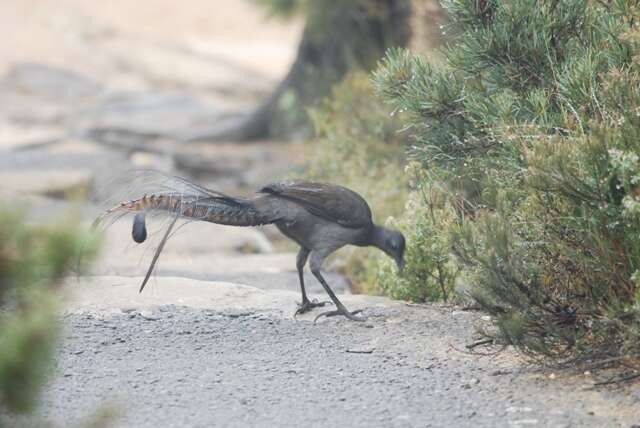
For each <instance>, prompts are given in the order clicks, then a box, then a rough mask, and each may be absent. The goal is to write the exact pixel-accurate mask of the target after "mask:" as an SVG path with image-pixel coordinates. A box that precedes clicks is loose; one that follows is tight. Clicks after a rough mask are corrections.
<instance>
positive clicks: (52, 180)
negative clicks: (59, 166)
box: [0, 169, 93, 198]
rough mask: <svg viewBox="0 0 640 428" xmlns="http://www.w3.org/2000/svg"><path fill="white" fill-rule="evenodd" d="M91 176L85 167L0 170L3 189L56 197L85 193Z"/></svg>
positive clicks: (89, 184)
mask: <svg viewBox="0 0 640 428" xmlns="http://www.w3.org/2000/svg"><path fill="white" fill-rule="evenodd" d="M92 177H93V174H92V172H91V171H90V170H85V169H76V170H66V171H57V170H31V171H30V170H26V171H6V172H5V171H2V172H0V182H1V183H2V184H3V187H4V189H3V190H5V191H8V192H15V193H35V194H41V195H48V196H52V197H58V198H60V197H66V196H71V195H73V194H81V195H82V194H86V193H87V192H88V190H89V187H90V186H91V180H92Z"/></svg>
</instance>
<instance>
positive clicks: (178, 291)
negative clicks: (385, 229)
mask: <svg viewBox="0 0 640 428" xmlns="http://www.w3.org/2000/svg"><path fill="white" fill-rule="evenodd" d="M141 281H142V278H141V277H133V278H127V277H118V276H94V277H85V278H81V280H80V281H78V279H77V278H75V277H73V278H68V279H67V280H65V281H64V284H63V288H64V289H65V290H66V292H67V293H68V296H69V298H68V299H67V307H66V310H67V311H68V312H70V313H83V312H84V313H93V314H102V313H111V311H112V309H113V308H114V307H115V308H122V307H136V308H137V310H138V311H139V312H143V311H145V310H153V311H155V310H156V309H155V308H157V307H159V306H163V305H167V304H172V305H178V306H186V307H193V308H202V309H214V310H217V311H224V312H227V313H253V312H255V311H257V310H259V311H260V313H263V314H265V315H269V316H270V317H272V318H274V319H275V318H291V317H292V316H293V312H294V311H295V307H296V304H295V302H296V301H299V300H300V293H299V291H286V290H268V291H265V290H260V289H258V288H256V287H250V286H246V285H241V284H232V283H227V282H207V281H197V280H193V279H186V278H175V277H157V278H154V279H152V280H151V281H150V282H149V284H148V285H147V288H146V289H145V291H144V292H143V293H138V288H139V287H140V282H141ZM316 297H321V298H324V296H318V295H311V296H310V298H316ZM338 297H339V298H340V300H341V301H342V302H343V303H344V304H345V305H347V307H358V308H363V307H365V306H367V307H373V306H376V305H380V304H384V305H385V306H388V307H399V306H400V304H399V303H397V302H393V301H391V300H389V299H387V298H384V297H376V296H365V295H338ZM313 318H314V314H313V313H308V314H302V315H299V316H298V319H301V320H302V319H310V320H313Z"/></svg>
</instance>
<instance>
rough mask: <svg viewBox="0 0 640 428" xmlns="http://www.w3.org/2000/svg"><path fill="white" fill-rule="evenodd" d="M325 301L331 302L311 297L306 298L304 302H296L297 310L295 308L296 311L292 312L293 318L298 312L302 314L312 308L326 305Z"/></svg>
mask: <svg viewBox="0 0 640 428" xmlns="http://www.w3.org/2000/svg"><path fill="white" fill-rule="evenodd" d="M327 303H331V302H318V301H317V300H316V299H313V300H311V301H309V300H307V301H305V302H302V303H298V310H296V312H295V313H294V314H293V317H294V318H295V317H296V316H298V315H300V314H304V313H306V312H309V311H310V310H312V309H313V308H319V307H322V306H324V305H326V304H327Z"/></svg>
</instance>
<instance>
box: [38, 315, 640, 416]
mask: <svg viewBox="0 0 640 428" xmlns="http://www.w3.org/2000/svg"><path fill="white" fill-rule="evenodd" d="M365 313H366V314H367V315H368V316H369V321H368V322H366V323H353V322H348V321H346V320H339V319H327V320H325V321H322V322H319V323H318V324H315V325H314V324H313V323H311V322H309V321H295V320H291V319H282V318H279V317H275V316H273V315H272V314H267V313H261V312H260V311H245V312H236V313H224V312H217V311H212V310H207V309H194V308H187V307H178V306H162V307H158V308H156V309H155V310H153V311H151V312H149V311H140V312H138V311H135V310H132V311H130V312H128V313H122V312H120V313H116V314H110V315H106V314H97V313H72V314H69V315H67V316H66V317H65V326H66V329H65V336H66V340H65V341H64V344H63V345H62V347H61V349H60V351H59V359H58V366H57V374H56V376H55V378H54V379H53V380H52V383H51V385H50V387H49V388H48V390H47V392H46V394H45V399H44V404H43V406H42V410H41V416H44V417H46V418H47V419H49V420H52V421H54V422H55V423H57V424H58V425H59V426H69V423H70V421H77V420H80V419H82V418H85V417H86V416H87V415H90V414H91V413H92V412H95V409H97V408H99V407H100V406H105V405H108V406H112V407H113V408H115V409H116V411H117V413H118V414H119V417H118V419H117V420H116V425H117V426H122V427H133V426H135V427H158V426H162V427H210V426H224V427H249V426H251V427H253V426H256V427H269V426H281V427H289V426H291V427H295V426H314V427H315V426H318V427H320V426H344V427H359V426H368V427H404V426H420V427H426V426H432V427H452V426H456V427H467V426H468V427H502V426H505V427H511V426H544V427H585V426H594V427H595V426H598V427H609V426H611V427H613V426H624V427H631V426H632V425H633V423H640V418H638V417H637V415H636V416H635V419H634V414H633V412H634V405H635V406H636V409H637V408H638V406H640V400H639V399H640V397H638V396H636V397H635V402H634V401H633V397H629V396H626V397H625V396H623V394H621V393H603V392H602V391H593V390H588V389H586V388H585V385H586V384H587V382H586V380H585V379H578V378H575V377H573V378H570V379H562V380H561V379H559V378H558V379H557V380H554V381H551V380H549V379H548V374H543V373H536V372H534V371H532V370H531V369H527V368H524V367H523V366H522V365H521V363H518V360H517V359H516V358H514V355H513V354H512V353H510V352H503V353H500V354H498V355H497V356H493V357H478V356H470V355H468V354H467V353H464V352H461V351H459V350H460V349H464V345H465V344H466V343H469V341H470V340H471V339H470V331H472V330H471V329H472V325H473V323H474V322H477V321H478V320H479V315H478V314H474V313H469V312H461V311H455V310H454V309H451V308H446V307H436V306H431V307H418V308H415V307H406V308H402V307H400V308H375V309H367V310H366V311H365Z"/></svg>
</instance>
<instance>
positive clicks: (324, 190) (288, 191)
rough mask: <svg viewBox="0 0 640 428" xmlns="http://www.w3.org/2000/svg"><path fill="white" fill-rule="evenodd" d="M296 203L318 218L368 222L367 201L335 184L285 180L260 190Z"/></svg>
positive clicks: (359, 224) (344, 222) (342, 222)
mask: <svg viewBox="0 0 640 428" xmlns="http://www.w3.org/2000/svg"><path fill="white" fill-rule="evenodd" d="M260 192H261V193H267V194H271V195H274V196H277V197H280V198H284V199H287V200H290V201H293V202H296V203H298V204H300V205H301V206H302V207H304V208H305V209H306V210H307V211H309V212H310V213H312V214H313V215H316V216H318V217H321V218H324V219H326V220H329V221H333V222H335V223H338V224H340V225H342V226H345V227H349V228H360V227H365V226H368V225H370V224H371V209H370V208H369V205H368V204H367V201H365V200H364V198H362V196H360V195H358V194H357V193H356V192H354V191H352V190H349V189H347V188H345V187H342V186H338V185H335V184H325V183H315V182H310V181H285V182H281V183H274V184H270V185H268V186H265V187H263V188H262V189H260Z"/></svg>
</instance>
